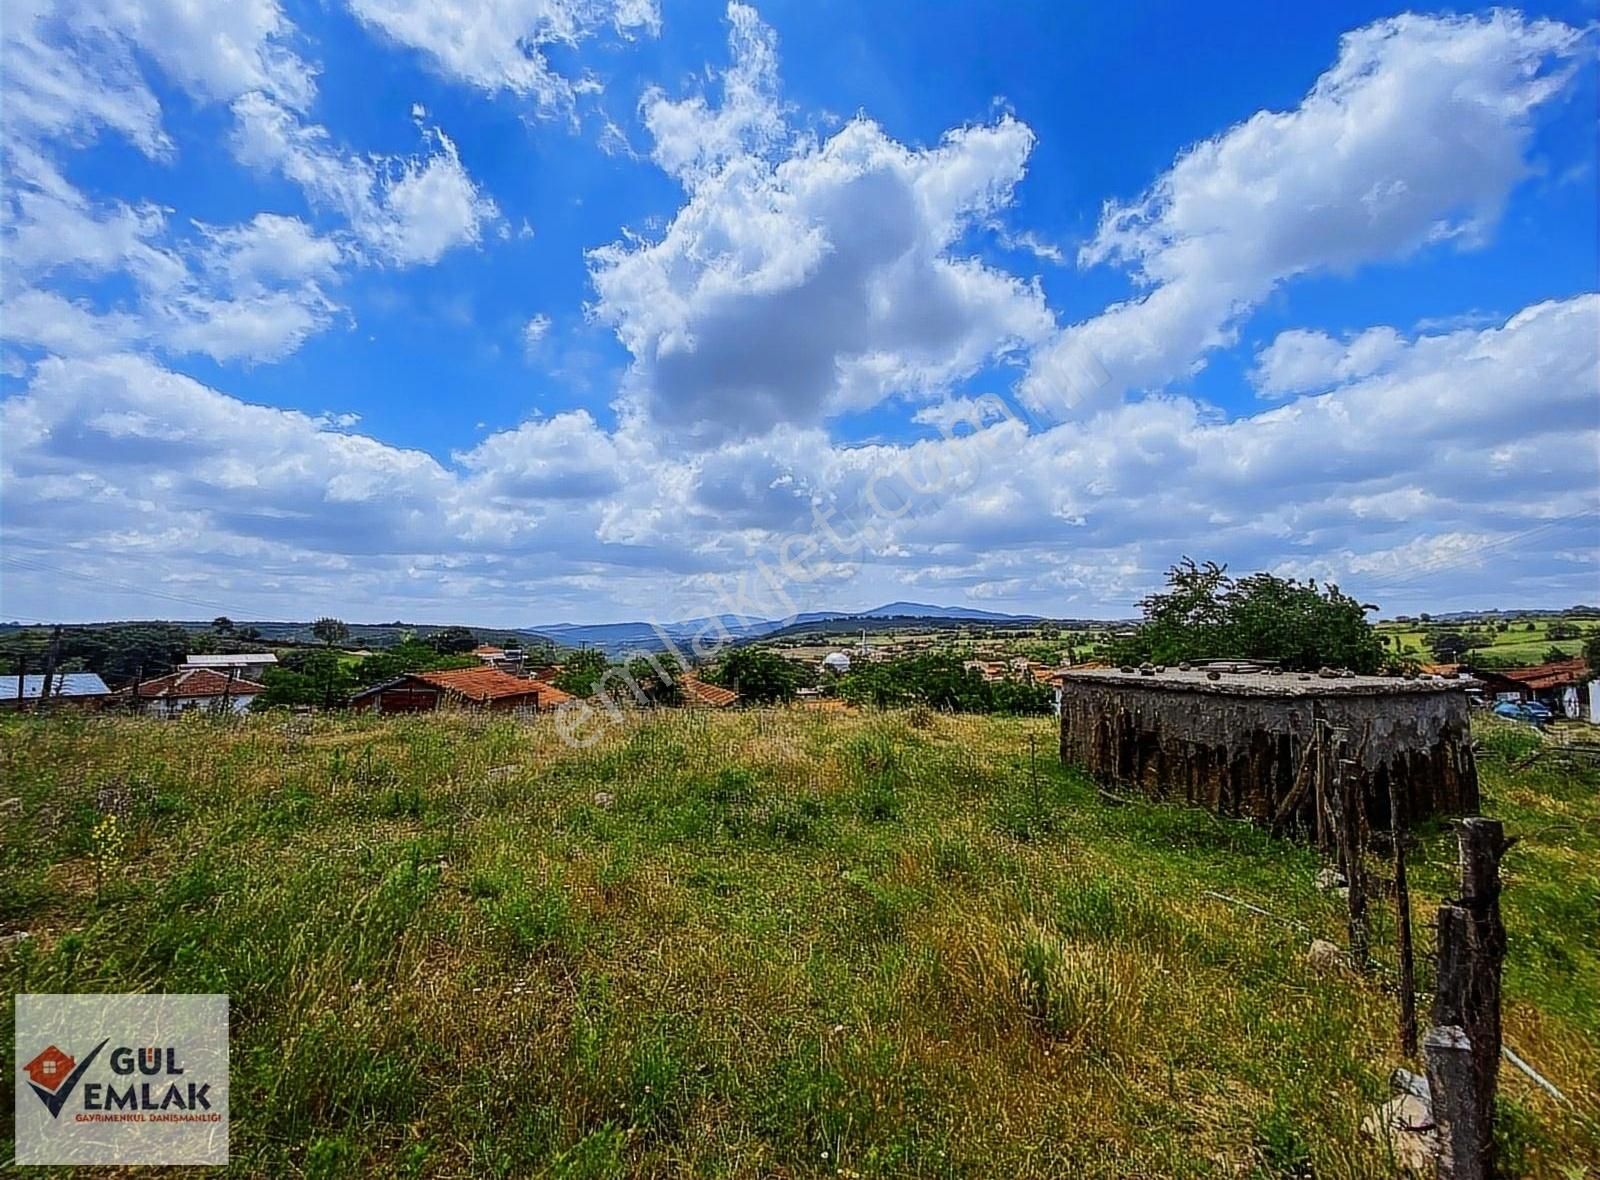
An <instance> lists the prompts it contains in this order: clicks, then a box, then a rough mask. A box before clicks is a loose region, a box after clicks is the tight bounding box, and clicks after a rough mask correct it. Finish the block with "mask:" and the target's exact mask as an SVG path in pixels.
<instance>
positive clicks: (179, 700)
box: [117, 668, 266, 717]
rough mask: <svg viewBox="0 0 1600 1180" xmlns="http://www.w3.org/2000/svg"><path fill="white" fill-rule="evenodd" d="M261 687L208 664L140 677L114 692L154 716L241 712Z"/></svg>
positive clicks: (258, 692)
mask: <svg viewBox="0 0 1600 1180" xmlns="http://www.w3.org/2000/svg"><path fill="white" fill-rule="evenodd" d="M264 691H266V689H265V687H264V686H263V685H260V684H257V683H256V682H255V681H253V680H246V679H244V678H243V677H241V676H237V675H235V676H233V677H229V676H227V675H225V674H224V673H221V672H214V671H212V670H211V669H210V668H180V669H178V671H176V672H171V673H169V674H167V675H166V676H159V677H157V678H156V679H154V680H141V681H140V682H139V683H138V684H137V685H133V686H131V687H129V688H125V689H123V690H122V691H121V692H120V693H118V694H117V695H118V696H119V697H122V698H124V699H133V700H135V701H136V703H137V705H138V707H139V709H141V710H142V711H143V712H146V713H150V714H152V715H154V716H156V717H175V716H177V715H178V714H179V713H187V712H189V711H190V710H191V709H208V710H213V711H217V712H221V711H224V710H226V711H229V712H233V713H243V712H244V711H245V710H246V709H248V708H249V707H250V702H251V701H253V700H255V699H256V697H257V696H259V695H260V694H261V693H263V692H264Z"/></svg>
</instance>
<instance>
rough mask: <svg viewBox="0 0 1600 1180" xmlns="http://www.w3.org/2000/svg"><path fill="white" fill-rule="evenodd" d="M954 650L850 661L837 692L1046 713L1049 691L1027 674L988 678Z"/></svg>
mask: <svg viewBox="0 0 1600 1180" xmlns="http://www.w3.org/2000/svg"><path fill="white" fill-rule="evenodd" d="M962 665H963V660H962V658H961V656H960V655H959V654H957V653H955V652H948V651H933V652H919V653H916V654H914V655H909V656H903V657H901V658H900V659H896V660H883V661H875V662H862V663H859V664H855V665H852V667H851V669H850V671H849V672H847V673H845V675H844V676H843V677H841V678H840V681H839V695H840V696H842V697H843V698H844V699H845V700H847V701H850V702H852V703H853V704H858V705H874V706H876V707H878V708H899V707H904V706H908V705H915V704H923V705H927V706H929V707H930V708H934V709H944V710H949V711H951V712H957V713H1048V712H1049V711H1050V706H1051V691H1050V689H1049V687H1048V686H1046V685H1042V684H1039V683H1038V682H1037V681H1034V680H1033V679H1032V678H1031V677H1026V678H1023V677H1018V678H1007V679H1003V680H995V681H988V680H985V679H984V678H983V675H982V673H980V672H979V671H978V670H977V669H975V668H966V667H963V666H962Z"/></svg>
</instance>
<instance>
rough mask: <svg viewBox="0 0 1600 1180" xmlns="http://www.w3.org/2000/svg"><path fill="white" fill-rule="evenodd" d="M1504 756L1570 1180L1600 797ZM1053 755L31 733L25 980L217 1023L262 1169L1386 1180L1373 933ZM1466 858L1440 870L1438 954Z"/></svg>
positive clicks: (363, 721) (21, 770) (1516, 913)
mask: <svg viewBox="0 0 1600 1180" xmlns="http://www.w3.org/2000/svg"><path fill="white" fill-rule="evenodd" d="M1030 738H1031V739H1032V741H1031V743H1030ZM1513 747H1514V743H1512V742H1510V740H1509V739H1500V738H1496V739H1493V740H1491V741H1490V742H1489V743H1487V749H1488V753H1487V755H1486V763H1485V779H1486V785H1487V795H1488V800H1489V804H1488V806H1489V808H1490V810H1491V811H1493V812H1494V813H1495V814H1500V815H1502V816H1504V817H1505V818H1506V819H1507V821H1508V826H1509V827H1510V829H1511V830H1512V831H1513V832H1515V833H1517V834H1520V835H1521V836H1522V837H1523V842H1522V843H1521V844H1519V845H1518V846H1517V849H1516V850H1515V851H1514V852H1513V854H1512V855H1511V857H1510V858H1508V862H1507V870H1508V888H1507V892H1506V895H1505V905H1506V912H1507V924H1508V926H1509V928H1510V931H1511V949H1510V957H1509V959H1508V964H1507V979H1506V983H1507V998H1508V1008H1507V1021H1506V1028H1507V1038H1508V1040H1509V1041H1510V1043H1511V1044H1513V1045H1514V1046H1515V1047H1516V1048H1517V1049H1518V1051H1519V1052H1522V1053H1523V1054H1524V1056H1527V1057H1528V1058H1530V1059H1531V1060H1534V1061H1535V1062H1537V1063H1538V1065H1539V1067H1540V1069H1541V1070H1542V1071H1543V1072H1545V1073H1546V1074H1547V1075H1548V1076H1550V1077H1551V1078H1552V1080H1554V1081H1555V1082H1556V1083H1557V1084H1558V1085H1559V1086H1561V1087H1562V1088H1563V1090H1565V1091H1566V1092H1567V1093H1568V1094H1569V1095H1571V1096H1572V1097H1573V1099H1574V1106H1573V1108H1572V1109H1570V1110H1568V1109H1564V1108H1560V1107H1558V1106H1556V1105H1555V1104H1554V1103H1552V1102H1551V1101H1550V1100H1549V1099H1548V1098H1547V1097H1545V1096H1544V1095H1542V1094H1541V1093H1540V1092H1539V1091H1537V1090H1536V1089H1534V1088H1533V1087H1531V1086H1530V1085H1528V1084H1526V1083H1525V1082H1524V1081H1523V1080H1522V1079H1521V1078H1520V1076H1518V1075H1515V1074H1507V1075H1506V1077H1505V1080H1504V1082H1503V1086H1504V1090H1505V1093H1506V1096H1507V1111H1508V1114H1507V1118H1506V1119H1505V1120H1504V1122H1505V1125H1506V1128H1507V1130H1506V1134H1507V1136H1508V1137H1509V1141H1510V1142H1509V1147H1510V1149H1511V1154H1512V1156H1513V1158H1515V1159H1516V1160H1518V1161H1520V1164H1521V1166H1523V1167H1524V1168H1525V1170H1526V1171H1528V1172H1529V1173H1530V1174H1533V1175H1548V1176H1566V1175H1570V1174H1573V1173H1571V1172H1569V1171H1563V1168H1567V1167H1572V1166H1578V1165H1581V1164H1582V1163H1584V1162H1586V1161H1591V1160H1594V1159H1595V1158H1596V1156H1597V1154H1600V1131H1597V1124H1600V1117H1597V1112H1600V1107H1597V1103H1600V1094H1597V1090H1600V1086H1597V1084H1596V1078H1600V1050H1597V1048H1596V1046H1597V1045H1600V1016H1597V1013H1600V958H1597V956H1600V951H1597V949H1596V939H1595V937H1594V933H1595V915H1596V912H1597V910H1596V906H1597V904H1600V886H1597V866H1600V822H1597V821H1600V806H1597V804H1596V783H1595V776H1594V775H1593V774H1592V773H1588V772H1578V771H1572V770H1569V769H1565V768H1557V767H1553V766H1549V765H1546V764H1545V763H1544V762H1543V761H1542V760H1541V761H1536V762H1534V763H1533V764H1532V765H1530V766H1521V759H1520V758H1518V757H1515V756H1514V755H1515V754H1516V750H1515V749H1514V748H1513ZM1053 749H1054V735H1053V733H1052V730H1051V726H1050V724H1049V723H1048V722H1047V721H1044V720H1005V719H994V718H976V717H958V716H949V715H941V714H922V713H919V714H917V715H914V716H913V715H901V714H881V715H873V714H859V715H841V714H817V713H809V712H803V711H793V712H790V711H771V710H759V711H750V712H745V713H738V714H726V715H707V714H687V713H679V712H666V713H660V714H650V713H642V714H639V715H637V716H634V717H630V718H629V719H628V720H627V722H626V723H625V724H623V725H620V726H617V727H615V728H614V729H612V730H611V731H610V732H608V733H607V735H606V737H605V738H604V740H603V741H602V742H601V743H599V744H598V745H597V746H595V747H594V748H592V749H590V750H587V751H574V750H571V749H569V748H568V747H566V746H565V745H564V744H563V743H562V742H561V741H560V739H559V737H558V736H557V734H556V733H555V731H554V729H553V727H552V726H551V725H550V724H549V723H548V722H547V721H536V722H518V721H513V720H510V719H503V718H491V717H472V716H430V717H413V718H387V719H385V718H373V717H318V718H292V719H289V718H275V717H252V718H248V719H242V720H237V721H233V720H214V719H208V718H204V717H199V716H192V717H185V718H183V719H182V720H180V721H177V722H156V721H146V720H139V719H116V718H98V717H73V716H69V715H62V716H59V717H53V718H49V719H43V720H36V719H33V718H30V717H10V718H6V719H4V720H3V721H0V808H3V809H4V811H3V813H0V934H5V935H9V934H15V933H26V934H27V935H28V937H26V938H23V939H20V940H15V939H8V940H7V941H6V942H4V943H3V944H0V975H3V976H4V978H5V980H6V982H7V983H8V984H9V985H10V987H11V989H12V991H13V992H16V991H93V990H104V991H124V990H159V991H213V990H214V991H225V992H227V993H229V994H230V995H231V996H232V998H233V1055H232V1062H233V1083H234V1095H235V1098H234V1108H235V1120H236V1121H235V1125H234V1129H233V1144H232V1146H233V1156H234V1163H233V1164H232V1165H231V1168H230V1170H231V1171H233V1172H235V1173H237V1174H240V1175H308V1176H342V1175H348V1174H351V1173H370V1174H374V1175H440V1176H469V1175H471V1176H479V1175H491V1176H493V1175H502V1176H526V1175H552V1176H590V1177H593V1176H615V1175H645V1176H650V1175H659V1176H670V1175H681V1174H707V1175H724V1176H769V1175H791V1176H850V1175H930V1176H974V1177H987V1176H993V1175H1037V1176H1057V1175H1083V1176H1151V1175H1161V1176H1196V1177H1199V1176H1212V1175H1217V1174H1220V1173H1227V1174H1235V1175H1255V1176H1290V1175H1304V1174H1308V1173H1314V1174H1316V1175H1318V1176H1348V1177H1357V1176H1371V1175H1377V1174H1380V1173H1382V1172H1383V1171H1384V1169H1385V1167H1386V1166H1387V1161H1386V1160H1385V1158H1384V1156H1383V1152H1382V1149H1381V1148H1380V1147H1378V1146H1377V1145H1374V1144H1371V1143H1369V1142H1366V1141H1365V1140H1363V1139H1362V1137H1361V1136H1360V1134H1359V1131H1358V1126H1359V1122H1360V1119H1361V1117H1362V1115H1363V1114H1364V1113H1365V1111H1366V1110H1367V1108H1368V1107H1369V1106H1370V1105H1371V1103H1373V1102H1374V1101H1375V1100H1377V1099H1379V1098H1381V1097H1382V1096H1384V1091H1385V1078H1386V1075H1387V1073H1388V1071H1389V1070H1390V1069H1391V1068H1392V1067H1393V1066H1394V1065H1396V1064H1399V1063H1400V1062H1399V1058H1398V1056H1397V1053H1396V1050H1395V1048H1394V1035H1393V1024H1394V1015H1393V1007H1394V1001H1393V998H1392V996H1390V995H1388V994H1387V993H1386V991H1385V986H1384V976H1382V975H1381V974H1380V975H1378V976H1376V977H1374V978H1373V979H1372V980H1370V981H1368V980H1361V979H1357V978H1353V977H1349V976H1345V975H1338V974H1334V975H1329V974H1323V973H1319V972H1317V971H1315V970H1313V969H1312V968H1310V967H1309V966H1308V965H1307V964H1306V963H1305V961H1304V955H1303V951H1304V948H1305V945H1306V943H1307V941H1308V940H1309V938H1310V937H1311V936H1312V935H1317V936H1321V937H1326V938H1330V939H1333V940H1335V941H1338V940H1340V939H1341V938H1342V931H1343V915H1342V912H1341V910H1340V907H1339V904H1338V902H1337V901H1336V900H1334V899H1331V898H1329V897H1326V896H1324V895H1322V894H1320V893H1318V892H1317V890H1316V888H1315V886H1314V878H1315V874H1316V869H1317V865H1316V862H1315V859H1314V857H1313V856H1312V855H1311V854H1310V853H1309V852H1308V851H1307V850H1306V849H1304V848H1301V847H1297V846H1294V845H1291V844H1285V843H1281V842H1276V841H1272V840H1270V839H1268V838H1267V837H1265V836H1264V835H1262V834H1261V833H1260V832H1258V831H1256V830H1255V829H1253V828H1249V827H1247V826H1242V825H1238V824H1233V823H1229V822H1226V821H1222V820H1218V819H1215V818H1213V817H1210V816H1208V815H1205V814H1203V813H1199V812H1194V811H1188V810H1184V809H1181V808H1177V807H1168V806H1157V805H1143V804H1136V805H1133V806H1128V807H1118V808H1106V807H1104V806H1102V804H1101V803H1100V801H1099V800H1098V798H1097V797H1096V795H1095V792H1094V790H1093V788H1092V787H1091V786H1090V785H1089V784H1088V783H1086V782H1084V781H1082V780H1081V779H1080V778H1078V777H1077V776H1076V775H1075V774H1074V773H1072V772H1070V771H1068V770H1065V769H1063V768H1062V767H1061V766H1060V765H1059V764H1058V762H1057V761H1056V759H1055V757H1054V756H1053V754H1052V753H1051V751H1052V750H1053ZM1513 767H1520V768H1519V769H1513ZM107 816H115V817H116V822H115V831H116V832H117V834H118V838H117V840H116V841H110V840H109V839H108V838H107V837H106V836H105V834H104V830H103V829H104V826H105V824H106V817H107ZM97 831H100V832H101V833H102V834H101V835H100V836H98V837H97V835H96V833H97ZM1452 858H1453V854H1452V851H1451V848H1450V837H1449V834H1448V832H1446V831H1444V830H1442V829H1440V830H1437V831H1435V832H1433V833H1432V834H1431V835H1430V836H1429V838H1428V841H1427V843H1426V845H1425V848H1424V850H1423V853H1422V854H1421V855H1420V856H1419V857H1418V858H1417V859H1418V863H1417V866H1416V872H1415V882H1416V884H1415V888H1417V890H1418V891H1419V893H1420V895H1421V896H1420V897H1419V900H1418V905H1419V927H1421V928H1423V929H1425V927H1426V922H1425V921H1424V920H1423V919H1425V917H1426V914H1427V912H1428V911H1427V907H1428V906H1429V905H1430V904H1432V903H1433V902H1435V901H1437V900H1438V899H1439V898H1440V897H1442V896H1444V895H1445V894H1446V893H1448V891H1449V890H1450V887H1451V882H1450V880H1449V868H1450V864H1451V861H1452ZM1206 890H1219V891H1222V892H1226V893H1228V894H1230V895H1233V896H1237V897H1240V898H1242V899H1245V900H1249V901H1251V902H1253V903H1254V904H1257V905H1259V906H1262V907H1264V908H1266V909H1268V910H1270V911H1272V912H1273V913H1274V914H1276V915H1278V916H1279V917H1280V918H1281V919H1283V921H1271V920H1266V919H1262V918H1260V917H1258V916H1256V915H1253V914H1251V913H1249V912H1248V911H1245V910H1242V909H1239V908H1237V907H1232V906H1229V905H1226V904H1223V903H1220V902H1218V901H1216V900H1215V899H1212V898H1209V897H1207V896H1206ZM1296 924H1298V925H1296ZM1385 932H1386V930H1385V928H1384V927H1383V926H1382V925H1381V924H1380V929H1379V932H1378V933H1379V948H1380V950H1381V949H1382V947H1383V945H1384V942H1383V936H1384V934H1385ZM1426 951H1427V948H1426V946H1425V947H1424V948H1423V957H1424V960H1425V959H1426ZM11 1019H12V1016H11V1013H10V1011H9V1010H8V1011H7V1012H6V1016H5V1020H6V1021H7V1022H9V1021H10V1020H11ZM10 1034H11V1030H10V1027H9V1023H8V1024H7V1025H6V1026H5V1027H3V1028H0V1037H4V1038H7V1039H9V1037H10ZM6 1109H7V1110H9V1106H7V1107H6ZM7 1117H9V1116H7ZM5 1133H6V1134H9V1128H7V1129H6V1131H5ZM0 1154H4V1150H3V1148H0Z"/></svg>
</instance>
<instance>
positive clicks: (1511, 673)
mask: <svg viewBox="0 0 1600 1180" xmlns="http://www.w3.org/2000/svg"><path fill="white" fill-rule="evenodd" d="M1501 676H1502V677H1504V678H1505V679H1506V680H1509V681H1511V682H1512V683H1513V684H1515V685H1516V686H1517V687H1518V688H1519V689H1520V690H1521V694H1520V695H1521V696H1522V697H1523V699H1524V700H1535V701H1540V702H1542V703H1543V704H1546V705H1548V706H1549V707H1550V709H1551V711H1552V712H1553V713H1555V714H1556V716H1558V717H1567V718H1571V719H1572V720H1574V721H1577V720H1583V721H1594V720H1595V719H1596V718H1600V677H1597V676H1596V675H1595V674H1594V673H1593V672H1592V671H1590V670H1589V663H1588V661H1587V660H1585V659H1584V658H1583V657H1581V656H1578V657H1574V658H1573V659H1570V660H1555V661H1552V662H1551V663H1548V664H1536V665H1534V666H1533V667H1531V668H1510V669H1507V670H1506V671H1505V672H1502V673H1501Z"/></svg>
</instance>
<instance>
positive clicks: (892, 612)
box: [834, 602, 1043, 623]
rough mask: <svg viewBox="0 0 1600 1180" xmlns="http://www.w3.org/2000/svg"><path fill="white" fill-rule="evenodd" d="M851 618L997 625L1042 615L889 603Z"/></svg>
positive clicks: (1036, 619) (916, 603)
mask: <svg viewBox="0 0 1600 1180" xmlns="http://www.w3.org/2000/svg"><path fill="white" fill-rule="evenodd" d="M834 617H836V618H837V617H850V618H860V619H891V618H907V619H983V620H987V621H989V622H996V623H1036V622H1038V621H1039V620H1040V619H1041V618H1042V617H1043V616H1041V615H1007V614H1001V613H1000V612H998V611H992V610H978V609H977V608H975V607H970V606H930V605H929V604H928V603H926V602H889V603H885V604H884V605H883V606H877V607H873V608H872V609H871V610H864V611H858V612H857V613H856V614H854V615H850V616H834Z"/></svg>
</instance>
